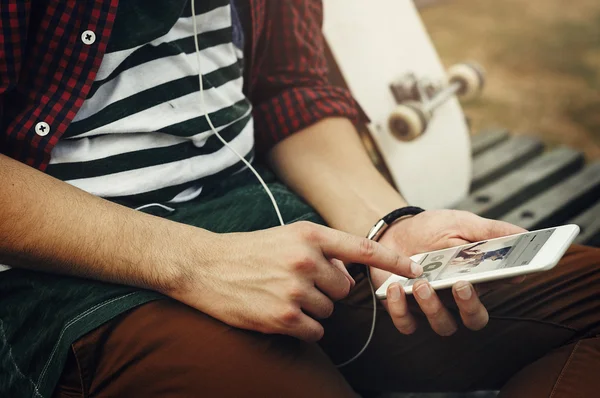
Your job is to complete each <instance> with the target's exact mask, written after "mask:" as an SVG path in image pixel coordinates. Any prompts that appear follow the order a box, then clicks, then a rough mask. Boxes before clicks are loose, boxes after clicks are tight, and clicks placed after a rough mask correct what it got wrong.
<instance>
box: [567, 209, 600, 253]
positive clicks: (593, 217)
mask: <svg viewBox="0 0 600 398" xmlns="http://www.w3.org/2000/svg"><path fill="white" fill-rule="evenodd" d="M567 224H577V225H579V226H580V227H581V232H580V233H579V236H577V239H575V243H579V244H582V245H583V244H586V245H592V246H600V201H599V202H598V203H596V204H595V205H594V206H592V207H590V208H589V209H587V210H586V211H584V212H583V213H581V214H580V215H578V216H577V217H575V218H573V219H571V220H569V221H568V222H567Z"/></svg>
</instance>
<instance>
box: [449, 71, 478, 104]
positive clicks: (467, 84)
mask: <svg viewBox="0 0 600 398" xmlns="http://www.w3.org/2000/svg"><path fill="white" fill-rule="evenodd" d="M448 81H449V82H450V83H455V82H456V83H459V84H460V90H459V91H458V93H457V94H458V95H459V96H460V97H462V98H465V99H472V98H475V97H476V96H478V95H479V94H480V93H481V91H482V90H483V86H484V85H485V71H484V69H483V68H482V67H481V66H480V65H478V64H476V63H463V64H456V65H453V66H451V67H450V69H448Z"/></svg>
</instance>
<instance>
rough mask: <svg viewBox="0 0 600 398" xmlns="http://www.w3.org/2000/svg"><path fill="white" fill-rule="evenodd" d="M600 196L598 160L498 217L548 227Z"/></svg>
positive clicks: (571, 215) (588, 204)
mask: <svg viewBox="0 0 600 398" xmlns="http://www.w3.org/2000/svg"><path fill="white" fill-rule="evenodd" d="M598 198H600V162H596V163H593V164H591V165H589V166H587V167H586V168H585V169H583V170H582V171H581V172H579V173H577V174H575V175H574V176H572V177H570V178H568V179H566V180H564V181H562V182H560V183H559V184H557V185H555V186H553V187H552V188H550V189H549V190H547V191H545V192H544V193H542V194H540V195H538V196H536V197H535V198H533V199H531V200H530V201H528V202H526V203H524V204H523V205H521V206H519V207H517V208H516V209H514V210H512V211H511V212H510V213H508V214H507V215H506V216H504V217H502V219H503V220H504V221H507V222H510V223H513V224H516V225H520V226H521V227H523V228H526V229H538V228H548V227H551V226H556V225H559V224H562V223H564V222H565V221H566V220H568V219H570V218H571V217H573V216H575V215H577V214H579V213H580V212H581V211H582V210H583V209H586V208H588V207H589V206H592V205H593V204H594V203H595V202H596V201H597V200H598Z"/></svg>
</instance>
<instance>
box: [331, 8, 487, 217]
mask: <svg viewBox="0 0 600 398" xmlns="http://www.w3.org/2000/svg"><path fill="white" fill-rule="evenodd" d="M323 6H324V26H323V32H324V34H325V38H326V41H327V47H328V48H327V52H328V54H329V57H331V58H332V60H330V64H331V63H332V62H334V63H335V65H334V68H332V70H334V73H338V74H339V75H341V76H336V77H335V78H334V79H333V80H336V81H342V82H343V84H344V85H345V86H347V88H349V89H350V91H351V92H352V94H353V96H354V97H355V99H356V100H357V101H358V103H359V104H360V105H361V108H362V110H363V111H364V112H365V113H366V116H367V117H368V118H369V119H370V122H369V123H368V124H367V126H366V134H362V136H363V141H364V142H365V144H366V145H367V149H370V150H371V151H370V152H373V151H374V152H375V154H373V153H371V155H372V156H375V158H376V159H374V160H376V163H377V162H380V163H381V166H382V169H383V170H385V171H386V173H389V174H388V178H389V179H390V180H391V182H392V183H393V184H394V185H395V186H396V188H397V189H398V190H399V191H400V192H401V193H402V195H403V196H404V198H405V199H406V200H407V201H408V202H409V203H410V204H414V205H418V206H421V207H423V208H426V209H433V208H448V207H451V206H452V205H454V204H455V203H457V202H459V201H460V200H461V199H464V198H465V197H466V196H467V194H468V191H469V185H470V182H471V172H472V171H471V167H472V164H471V146H470V140H469V128H468V125H467V121H466V118H465V116H464V114H463V111H462V108H461V106H460V104H459V102H458V99H457V96H464V97H475V96H477V95H478V94H479V93H480V92H481V90H482V88H483V85H484V78H485V76H484V71H483V69H482V68H481V67H479V66H478V65H476V64H474V63H465V64H458V65H454V66H452V67H451V68H449V69H448V70H447V71H446V70H445V69H444V67H443V65H442V62H441V61H440V59H439V57H438V54H437V52H436V50H435V47H434V46H433V43H432V42H431V40H430V38H429V36H428V34H427V31H426V29H425V26H424V25H423V23H422V21H421V18H420V16H419V14H418V11H417V9H416V8H415V6H414V4H413V2H412V1H411V0H370V1H365V0H323Z"/></svg>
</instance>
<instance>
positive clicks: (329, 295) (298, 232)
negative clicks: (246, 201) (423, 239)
mask: <svg viewBox="0 0 600 398" xmlns="http://www.w3.org/2000/svg"><path fill="white" fill-rule="evenodd" d="M211 245H212V248H211V250H206V247H205V248H204V250H203V253H201V254H200V253H199V256H202V258H201V262H202V263H203V265H202V266H198V265H197V264H189V266H187V267H186V268H185V269H184V270H182V272H181V274H182V278H180V283H178V284H175V285H174V286H175V288H174V289H173V290H172V291H168V292H165V293H166V294H168V295H170V296H171V297H173V298H175V299H177V300H179V301H182V302H184V303H186V304H188V305H190V306H192V307H194V308H197V309H199V310H200V311H202V312H204V313H206V314H209V315H211V316H213V317H215V318H217V319H219V320H221V321H223V322H225V323H227V324H229V325H232V326H235V327H238V328H243V329H250V330H255V331H259V332H262V333H277V334H287V335H291V336H295V337H298V338H300V339H303V340H307V341H316V340H319V339H320V338H321V337H322V335H323V327H322V326H321V324H320V323H319V322H317V321H316V319H321V318H327V317H329V316H330V315H331V313H332V312H333V301H336V300H340V299H342V298H344V297H346V295H347V294H348V292H349V291H350V289H351V287H352V286H353V285H354V280H353V279H352V278H351V277H350V275H349V274H348V271H347V270H346V268H345V267H344V265H343V263H342V261H344V262H356V263H363V264H372V265H373V266H375V267H378V268H380V269H383V270H386V271H388V272H394V273H397V274H400V275H405V276H408V277H417V276H419V275H420V274H421V273H422V268H421V267H420V266H419V265H418V264H415V265H417V267H418V268H417V272H413V271H411V265H412V264H411V260H410V259H409V258H408V257H407V256H405V255H403V254H401V253H400V252H398V251H394V250H391V249H388V248H386V247H384V246H383V245H381V244H379V243H376V242H373V241H370V240H368V239H366V238H362V237H358V236H354V235H351V234H348V233H345V232H340V231H337V230H334V229H331V228H327V227H323V226H320V225H316V224H312V223H308V222H299V223H295V224H291V225H287V226H284V227H277V228H272V229H269V230H265V231H257V232H249V233H235V234H223V235H216V236H215V237H214V241H211ZM413 264H414V263H413Z"/></svg>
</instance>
